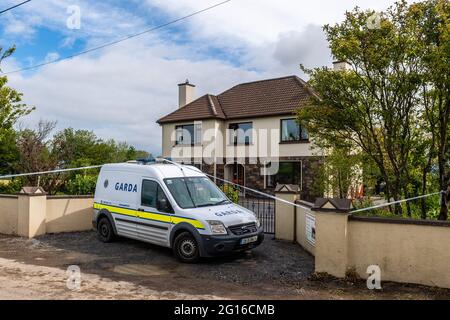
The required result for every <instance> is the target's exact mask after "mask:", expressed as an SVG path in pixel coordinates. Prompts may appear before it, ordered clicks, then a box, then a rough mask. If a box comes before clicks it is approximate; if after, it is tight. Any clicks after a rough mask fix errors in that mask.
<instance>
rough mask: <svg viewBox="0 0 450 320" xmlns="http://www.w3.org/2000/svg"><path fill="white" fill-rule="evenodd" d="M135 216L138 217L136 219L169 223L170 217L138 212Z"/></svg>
mask: <svg viewBox="0 0 450 320" xmlns="http://www.w3.org/2000/svg"><path fill="white" fill-rule="evenodd" d="M137 216H138V218H144V219H150V220H155V221H159V222H167V223H170V216H165V215H163V214H158V213H153V212H143V211H138V212H137Z"/></svg>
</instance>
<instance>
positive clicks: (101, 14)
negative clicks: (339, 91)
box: [0, 0, 393, 155]
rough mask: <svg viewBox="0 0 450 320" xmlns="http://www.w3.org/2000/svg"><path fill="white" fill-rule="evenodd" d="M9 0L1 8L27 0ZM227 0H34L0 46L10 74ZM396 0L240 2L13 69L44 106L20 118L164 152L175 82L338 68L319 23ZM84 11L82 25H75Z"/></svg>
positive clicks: (13, 15)
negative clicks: (161, 121)
mask: <svg viewBox="0 0 450 320" xmlns="http://www.w3.org/2000/svg"><path fill="white" fill-rule="evenodd" d="M19 2H20V1H19V0H2V1H1V4H0V9H4V8H6V7H9V6H12V5H14V4H17V3H19ZM218 2H220V0H215V1H214V0H139V1H138V0H132V1H121V0H106V1H87V0H33V1H31V2H30V3H27V4H25V5H23V6H21V7H19V8H16V9H14V10H11V11H9V12H7V13H5V14H3V15H0V45H1V46H2V47H4V48H6V47H9V46H11V45H13V44H15V45H16V46H17V50H16V52H15V54H14V56H13V57H12V58H9V59H8V60H6V61H5V62H4V63H3V65H2V69H3V71H4V72H8V71H11V70H15V69H18V68H23V67H28V66H31V65H33V64H36V63H41V62H43V61H48V60H51V59H55V58H58V57H64V56H67V55H71V54H73V53H76V52H79V51H82V50H85V49H88V48H90V47H92V46H96V45H99V44H102V43H105V42H109V41H113V40H117V39H118V38H122V37H123V36H126V35H129V34H132V33H135V32H139V31H142V30H145V29H147V28H149V27H152V26H156V25H158V24H161V23H165V22H167V21H170V20H172V19H176V18H178V17H181V16H183V15H186V14H190V13H192V12H194V11H197V10H200V9H203V8H205V7H208V6H211V5H213V4H216V3H218ZM392 3H393V1H388V0H365V1H356V0H342V1H335V0H316V1H314V2H312V1H304V0H297V1H292V0H277V1H274V0H232V1H231V2H229V3H227V4H225V5H223V6H220V7H217V8H214V9H212V10H211V11H208V12H205V13H203V14H201V15H198V16H195V17H192V18H190V19H189V20H185V21H182V22H180V23H177V24H176V25H173V26H171V27H168V28H165V29H161V30H158V31H157V32H153V33H149V34H146V35H143V36H141V37H139V38H136V39H133V40H130V41H126V42H123V43H121V44H118V45H115V46H111V47H108V48H105V49H102V50H100V51H97V52H95V53H91V54H88V55H83V56H80V57H77V58H75V59H71V60H67V61H62V62H59V63H56V64H52V65H49V66H45V67H42V68H39V69H36V70H33V71H27V72H22V73H15V74H11V75H9V77H8V78H9V81H10V85H11V86H12V87H14V88H16V89H18V90H20V91H21V92H23V94H24V100H25V102H26V103H28V104H30V105H33V106H36V111H34V112H33V113H32V114H30V115H29V116H27V117H26V118H24V119H23V120H22V122H21V123H20V126H21V127H27V126H34V125H36V123H37V122H38V121H39V120H41V119H45V120H53V121H57V122H58V129H60V128H64V127H69V126H70V127H74V128H76V129H89V130H94V132H95V133H96V134H98V135H99V136H101V137H103V138H114V139H117V140H121V141H127V142H128V143H130V144H133V145H135V146H136V147H138V148H142V149H145V150H147V151H150V152H152V153H154V154H155V155H158V154H159V152H160V149H161V130H160V128H159V126H158V125H157V124H156V123H155V121H156V120H157V119H158V118H159V117H161V116H162V115H164V114H167V113H169V112H171V111H173V110H175V109H176V106H177V83H179V82H181V81H184V80H185V79H186V78H189V79H190V80H191V82H193V83H195V84H196V85H197V96H200V95H202V94H204V93H206V92H208V93H212V94H218V93H220V92H221V91H223V90H225V89H227V88H229V87H230V86H233V85H235V84H238V83H241V82H246V81H253V80H257V79H264V78H270V77H276V76H285V75H291V74H297V75H299V76H303V75H302V74H301V73H300V70H299V68H298V66H299V64H300V63H303V64H305V65H307V66H309V67H316V66H323V65H330V63H331V56H330V53H329V50H328V47H327V44H326V41H325V39H324V36H323V33H322V30H321V26H322V25H323V24H325V23H335V22H338V21H340V20H342V19H343V15H344V12H345V10H349V9H351V8H353V7H354V6H355V5H359V6H360V7H363V8H373V9H375V10H377V11H379V10H382V9H384V8H386V7H387V6H388V5H390V4H392ZM73 5H76V6H78V7H79V8H80V13H81V15H80V18H81V20H80V21H81V28H80V29H79V30H71V29H69V28H68V27H67V19H68V17H69V14H68V12H67V8H68V7H69V6H73Z"/></svg>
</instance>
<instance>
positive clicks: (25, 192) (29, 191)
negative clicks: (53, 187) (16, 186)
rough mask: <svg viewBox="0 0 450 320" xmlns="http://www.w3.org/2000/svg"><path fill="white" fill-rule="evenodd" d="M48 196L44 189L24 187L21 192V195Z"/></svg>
mask: <svg viewBox="0 0 450 320" xmlns="http://www.w3.org/2000/svg"><path fill="white" fill-rule="evenodd" d="M46 194H47V192H45V190H44V189H42V187H23V188H22V189H21V190H20V192H19V195H33V196H44V195H46Z"/></svg>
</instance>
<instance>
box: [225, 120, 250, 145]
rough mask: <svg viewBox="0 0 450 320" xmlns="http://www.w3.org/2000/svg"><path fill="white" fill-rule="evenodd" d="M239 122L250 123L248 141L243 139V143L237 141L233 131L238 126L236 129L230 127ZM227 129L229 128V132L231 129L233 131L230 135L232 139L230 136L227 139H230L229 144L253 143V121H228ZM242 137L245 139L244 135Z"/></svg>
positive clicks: (237, 124)
mask: <svg viewBox="0 0 450 320" xmlns="http://www.w3.org/2000/svg"><path fill="white" fill-rule="evenodd" d="M241 124H250V125H251V128H250V129H249V130H250V132H251V134H250V136H249V141H248V142H247V141H244V143H240V142H238V140H239V139H238V136H235V134H234V132H235V131H237V130H239V127H238V128H237V129H235V128H231V126H232V125H236V126H239V125H241ZM228 130H229V132H231V130H232V132H233V135H232V137H233V139H231V138H232V137H229V139H230V141H229V145H230V146H249V145H252V144H253V121H243V122H230V123H228ZM244 132H245V131H244ZM244 139H245V136H244Z"/></svg>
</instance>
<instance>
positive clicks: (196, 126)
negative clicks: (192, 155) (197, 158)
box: [175, 121, 202, 147]
mask: <svg viewBox="0 0 450 320" xmlns="http://www.w3.org/2000/svg"><path fill="white" fill-rule="evenodd" d="M184 127H192V135H191V142H190V143H180V142H179V141H178V130H179V129H181V133H182V135H181V137H183V132H184ZM186 131H189V130H186ZM199 134H200V136H199ZM183 142H184V137H183ZM201 144H202V122H201V121H195V122H194V123H185V124H178V125H175V145H176V146H191V147H192V146H198V145H201Z"/></svg>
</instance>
